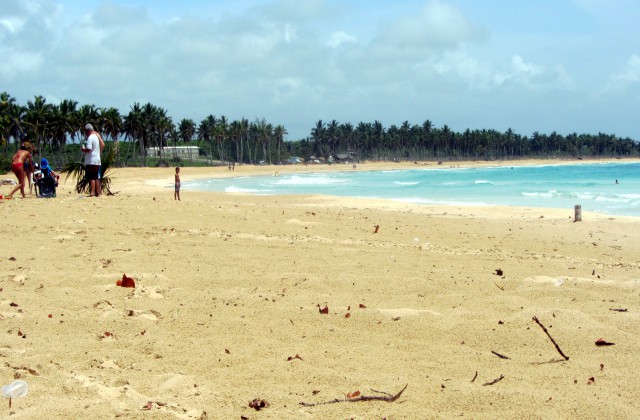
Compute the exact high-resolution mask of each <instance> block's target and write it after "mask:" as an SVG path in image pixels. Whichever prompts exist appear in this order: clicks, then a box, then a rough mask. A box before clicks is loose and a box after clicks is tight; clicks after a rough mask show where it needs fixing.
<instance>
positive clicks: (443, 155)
mask: <svg viewBox="0 0 640 420" xmlns="http://www.w3.org/2000/svg"><path fill="white" fill-rule="evenodd" d="M88 122H89V123H91V124H93V126H94V127H95V128H96V130H97V131H99V132H101V133H102V135H103V137H104V138H105V141H107V143H108V144H111V145H112V146H113V150H117V151H118V152H117V153H116V155H115V156H114V160H113V161H112V162H111V165H114V166H154V165H168V166H183V165H189V166H196V165H219V164H223V165H224V164H226V163H227V162H238V163H245V164H255V163H258V162H261V161H264V162H265V163H270V164H273V163H280V162H286V161H287V159H288V158H289V157H291V156H299V157H301V158H303V159H305V160H310V159H318V160H326V161H330V157H333V158H335V159H341V160H409V161H413V160H421V161H424V160H434V161H438V160H445V159H446V160H494V159H525V158H552V157H554V158H555V157H557V158H582V157H621V156H625V157H626V156H639V155H640V145H639V144H638V141H636V140H633V139H630V138H619V137H616V136H615V135H611V134H603V133H598V134H596V135H594V134H577V133H573V134H570V135H567V136H563V135H560V134H557V133H556V132H553V133H551V134H541V133H538V132H535V133H533V135H532V136H531V137H527V136H523V135H521V134H517V133H515V132H513V130H511V129H509V130H507V131H506V132H504V133H502V132H498V131H496V130H490V129H489V130H487V129H482V130H469V129H467V130H465V131H464V132H463V133H457V132H454V131H452V130H451V129H450V128H449V127H448V126H446V125H445V126H443V127H442V128H437V127H434V126H433V123H432V122H431V121H429V120H426V121H424V122H423V123H422V124H410V123H409V122H408V121H405V122H403V123H402V124H401V125H400V126H396V125H391V126H389V127H384V126H383V125H382V123H381V122H379V121H374V122H360V123H358V124H357V125H356V126H354V125H352V124H351V123H338V122H337V121H335V120H333V121H331V122H329V123H324V122H323V121H321V120H320V121H318V122H317V123H316V125H315V127H312V128H311V129H310V135H309V136H308V137H306V138H304V139H299V140H295V141H285V137H286V136H287V134H288V133H287V130H286V128H285V127H284V126H282V125H273V124H271V123H269V122H267V121H266V120H265V119H256V120H255V121H253V122H250V121H248V120H247V119H244V118H243V119H241V120H234V121H229V120H228V119H227V118H226V117H225V116H220V117H215V116H213V115H209V116H207V117H206V118H204V119H203V120H202V121H201V122H200V123H199V124H196V123H195V122H194V121H193V120H191V119H182V120H181V121H180V122H179V123H178V124H177V125H176V124H175V123H174V122H173V121H172V118H171V117H170V116H168V115H167V111H166V110H165V109H163V108H161V107H158V106H155V105H153V104H151V103H147V104H144V105H141V104H139V103H134V104H133V105H132V106H131V108H130V110H129V113H128V114H126V115H121V114H120V112H119V111H118V110H117V109H115V108H97V107H95V106H94V105H82V106H79V105H78V103H77V102H76V101H73V100H70V99H65V100H63V101H61V102H60V104H58V105H54V104H48V103H46V100H45V99H44V98H43V97H42V96H36V97H35V98H34V99H33V101H28V102H27V104H26V106H23V105H19V104H18V103H17V102H16V100H15V98H13V97H11V95H9V94H8V93H7V92H3V93H1V94H0V147H2V148H3V151H4V153H2V155H0V169H2V170H8V169H9V166H8V163H7V159H11V156H12V155H13V153H14V152H15V150H16V149H17V147H18V141H16V139H19V138H20V136H21V135H22V134H26V135H27V137H28V139H29V140H30V141H31V142H32V143H33V144H34V145H35V146H36V148H37V149H38V150H39V151H40V155H43V156H46V157H47V158H49V160H50V162H51V163H52V165H53V166H54V167H57V168H61V167H66V166H67V165H68V164H69V163H72V162H74V161H75V160H77V159H80V157H81V153H80V151H79V142H80V141H82V140H83V137H84V136H83V132H84V131H83V128H84V125H85V124H86V123H88ZM10 144H11V147H10ZM178 145H180V146H198V147H199V155H198V156H194V157H193V158H191V159H184V158H179V157H177V156H174V155H173V154H172V153H171V147H172V146H178ZM150 147H154V148H158V150H159V153H158V155H157V156H154V157H153V158H151V157H149V156H148V153H147V151H148V149H149V148H150ZM167 148H169V149H167ZM165 149H166V150H165Z"/></svg>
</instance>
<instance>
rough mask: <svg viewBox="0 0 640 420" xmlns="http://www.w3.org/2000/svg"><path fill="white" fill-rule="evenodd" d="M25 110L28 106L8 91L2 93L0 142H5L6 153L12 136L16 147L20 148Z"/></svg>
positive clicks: (0, 101)
mask: <svg viewBox="0 0 640 420" xmlns="http://www.w3.org/2000/svg"><path fill="white" fill-rule="evenodd" d="M25 112H26V108H25V107H23V106H21V105H18V104H17V102H16V99H15V98H14V97H12V96H11V95H9V94H8V93H7V92H2V93H1V94H0V143H4V151H5V155H6V154H7V151H8V144H9V138H10V137H13V139H14V143H15V145H16V149H17V148H18V144H19V143H20V142H19V141H18V140H19V139H20V132H21V131H22V121H23V119H24V115H25Z"/></svg>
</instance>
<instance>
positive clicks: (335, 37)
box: [327, 31, 358, 48]
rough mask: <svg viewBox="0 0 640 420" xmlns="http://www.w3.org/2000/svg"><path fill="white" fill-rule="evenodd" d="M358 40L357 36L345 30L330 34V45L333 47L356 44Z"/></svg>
mask: <svg viewBox="0 0 640 420" xmlns="http://www.w3.org/2000/svg"><path fill="white" fill-rule="evenodd" d="M357 42H358V38H356V37H355V36H352V35H349V34H347V33H346V32H343V31H337V32H333V33H332V34H331V35H329V42H328V43H327V45H329V46H330V47H331V48H338V47H340V46H341V45H343V44H356V43H357Z"/></svg>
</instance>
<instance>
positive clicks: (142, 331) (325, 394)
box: [0, 162, 640, 419]
mask: <svg viewBox="0 0 640 420" xmlns="http://www.w3.org/2000/svg"><path fill="white" fill-rule="evenodd" d="M506 164H509V165H512V164H513V162H508V163H506ZM445 165H446V163H445ZM456 165H457V164H456ZM389 166H392V167H401V166H402V165H398V164H376V165H373V164H364V165H360V166H359V168H360V169H362V170H364V169H378V168H385V167H387V168H388V167H389ZM427 166H429V165H427ZM431 166H434V167H435V166H436V165H433V164H431ZM404 167H408V165H404ZM409 167H410V166H409ZM335 169H336V167H333V168H332V167H320V166H313V167H304V166H295V167H293V166H286V167H279V168H277V169H274V167H249V166H240V167H236V170H235V171H234V172H233V173H230V172H229V171H228V170H227V169H226V168H200V169H196V168H183V171H182V179H183V180H187V179H190V178H195V177H208V176H232V175H235V176H237V175H246V174H249V173H265V174H269V173H273V172H274V171H275V170H278V171H280V172H281V173H282V172H285V171H306V170H313V171H317V170H335ZM112 176H113V190H114V191H117V192H118V194H117V195H115V196H113V197H100V198H97V199H96V198H88V197H85V198H80V197H79V196H78V195H77V194H75V193H73V192H71V190H72V188H71V181H68V182H67V183H64V184H63V185H61V187H60V188H59V189H58V193H59V194H58V197H57V198H54V199H35V198H27V199H24V200H22V199H19V198H15V199H13V200H0V201H1V202H0V215H2V218H3V223H2V224H1V225H0V234H1V237H2V238H3V239H2V242H1V243H2V246H1V247H0V326H1V328H0V335H1V336H2V340H1V342H0V373H1V377H2V383H1V384H0V385H6V384H9V383H11V382H12V381H14V380H16V379H20V380H24V381H26V382H27V383H28V384H29V387H30V388H29V394H28V395H27V396H26V397H24V398H21V399H16V400H14V401H13V405H12V408H11V410H9V402H8V400H5V402H4V405H3V406H2V405H0V417H2V418H7V417H9V414H11V418H60V419H62V418H114V417H124V418H209V419H212V418H216V419H217V418H241V417H242V416H244V417H246V418H249V419H258V418H261V419H266V418H273V419H276V418H277V419H281V418H319V419H334V418H336V419H338V418H341V419H345V418H356V419H373V418H388V419H392V418H451V417H467V418H638V417H640V402H639V401H638V394H639V391H640V378H639V375H638V374H637V372H636V371H637V370H638V369H639V368H640V358H639V357H638V356H637V351H638V348H639V347H640V336H639V333H640V328H639V327H638V321H639V318H640V315H639V314H640V305H639V304H640V270H639V268H640V262H639V257H638V256H639V255H640V229H639V227H640V220H638V219H633V218H625V217H605V216H601V215H596V214H591V213H584V214H583V221H582V222H579V223H574V222H573V209H564V210H551V209H519V208H469V207H429V206H416V205H409V204H401V203H395V202H388V201H376V200H356V199H346V198H333V197H318V196H272V197H256V196H247V195H232V194H219V193H205V192H194V191H187V190H183V191H182V199H183V201H181V202H175V201H174V200H173V189H172V188H167V186H172V184H173V168H162V169H119V170H117V171H115V172H114V173H113V174H112ZM5 177H6V178H10V177H11V175H6V176H5ZM8 188H9V187H7V186H2V187H0V194H6V193H7V192H8ZM16 197H17V196H16ZM376 225H378V226H379V231H378V233H374V226H376ZM498 269H499V270H502V275H497V274H496V272H497V271H496V270H498ZM125 273H126V274H127V276H130V277H132V278H134V279H135V281H136V287H135V288H134V289H129V288H122V287H118V286H116V281H117V280H118V279H121V278H122V275H123V274H125ZM325 306H327V307H328V312H329V313H328V314H321V313H320V311H319V307H320V308H322V307H325ZM617 310H619V311H617ZM534 316H537V317H538V318H539V320H540V322H541V323H542V324H543V325H544V326H545V327H546V328H547V329H548V332H549V334H550V335H551V337H552V338H553V339H554V340H555V341H556V343H557V344H558V346H559V348H560V350H561V351H562V352H563V353H564V354H566V356H568V357H569V359H568V360H565V359H564V358H563V357H562V356H561V355H560V353H559V351H557V350H556V347H555V346H554V344H553V343H552V341H551V340H550V338H549V337H548V336H547V335H546V334H545V332H544V331H543V330H542V328H541V327H540V326H538V325H537V324H536V323H535V322H534V321H533V320H532V318H533V317H534ZM600 338H602V339H604V340H606V341H608V342H612V343H615V345H612V346H596V344H595V343H596V340H598V339H600ZM492 352H496V353H499V354H501V355H504V356H507V357H509V359H502V358H500V357H498V356H497V355H495V354H494V353H492ZM296 356H298V357H296ZM501 376H503V379H502V380H500V381H499V382H496V383H495V384H493V385H488V383H490V382H492V381H494V380H495V379H497V378H500V377H501ZM407 384H408V387H407V388H406V390H405V391H404V393H403V394H402V395H401V396H400V397H399V398H398V399H397V400H396V401H394V402H386V401H375V400H374V401H357V402H337V403H330V404H323V405H318V406H314V407H304V406H302V405H300V402H306V403H319V402H327V401H332V400H334V399H344V398H346V396H347V394H350V393H354V392H356V391H359V392H360V394H361V395H365V396H380V395H384V394H380V393H377V392H376V391H385V392H388V393H391V394H394V393H397V392H398V391H400V390H401V389H402V388H403V387H404V386H405V385H407ZM374 390H376V391H374ZM255 398H258V399H263V400H264V401H266V402H267V403H268V404H269V407H267V408H264V409H262V410H261V411H259V412H258V411H256V410H254V409H252V408H250V407H249V402H250V401H252V400H253V399H255Z"/></svg>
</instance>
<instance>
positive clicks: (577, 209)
mask: <svg viewBox="0 0 640 420" xmlns="http://www.w3.org/2000/svg"><path fill="white" fill-rule="evenodd" d="M573 221H574V222H582V206H581V205H580V204H576V207H575V218H574V219H573Z"/></svg>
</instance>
